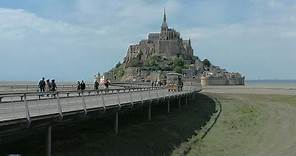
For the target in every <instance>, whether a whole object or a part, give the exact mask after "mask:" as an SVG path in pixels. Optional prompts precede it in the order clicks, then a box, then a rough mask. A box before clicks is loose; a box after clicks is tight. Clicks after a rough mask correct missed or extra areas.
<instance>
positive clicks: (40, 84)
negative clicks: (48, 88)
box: [38, 77, 45, 92]
mask: <svg viewBox="0 0 296 156" xmlns="http://www.w3.org/2000/svg"><path fill="white" fill-rule="evenodd" d="M38 87H39V90H40V92H45V81H44V77H43V78H42V79H41V80H40V81H39V84H38Z"/></svg>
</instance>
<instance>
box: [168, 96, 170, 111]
mask: <svg viewBox="0 0 296 156" xmlns="http://www.w3.org/2000/svg"><path fill="white" fill-rule="evenodd" d="M169 112H170V97H169V98H168V113H169Z"/></svg>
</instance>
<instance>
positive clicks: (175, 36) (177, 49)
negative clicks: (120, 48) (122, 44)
mask: <svg viewBox="0 0 296 156" xmlns="http://www.w3.org/2000/svg"><path fill="white" fill-rule="evenodd" d="M152 55H159V56H162V57H163V58H174V57H177V56H182V57H183V59H184V60H186V61H193V60H194V58H193V49H192V47H191V41H190V39H189V40H183V39H182V38H181V37H180V33H179V32H177V31H176V30H174V29H172V28H169V27H168V24H167V18H166V13H165V11H164V15H163V21H162V25H161V31H160V33H149V35H148V39H144V40H141V41H140V43H139V44H136V45H130V46H129V48H128V51H127V55H126V57H125V58H124V61H123V63H125V64H129V63H130V62H131V61H132V60H133V59H138V60H139V61H141V62H142V61H145V60H146V59H147V58H148V57H149V56H152Z"/></svg>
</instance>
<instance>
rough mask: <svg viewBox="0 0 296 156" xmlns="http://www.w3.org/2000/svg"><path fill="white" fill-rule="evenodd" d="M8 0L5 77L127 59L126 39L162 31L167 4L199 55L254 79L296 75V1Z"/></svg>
mask: <svg viewBox="0 0 296 156" xmlns="http://www.w3.org/2000/svg"><path fill="white" fill-rule="evenodd" d="M13 2H14V3H15V4H13ZM16 4H17V5H16ZM0 6H1V2H0ZM11 6H13V8H11V9H8V8H0V34H1V36H0V54H1V55H2V56H3V57H1V61H0V65H1V66H5V67H8V69H7V71H6V72H5V73H1V75H0V77H1V79H19V80H21V79H33V80H34V79H39V78H40V77H41V76H43V75H45V76H46V75H48V77H56V78H59V79H64V80H73V79H74V80H76V79H91V78H92V75H93V74H94V73H96V72H98V71H100V72H103V71H106V70H108V69H110V68H111V67H112V66H113V65H114V64H115V63H117V62H118V61H119V60H122V58H123V57H124V55H125V53H126V50H127V47H128V45H129V44H135V43H137V42H138V41H139V40H140V39H143V38H146V37H147V33H148V32H155V31H159V27H160V24H161V20H162V12H163V8H164V7H165V8H166V11H167V15H168V24H169V26H171V27H173V28H175V29H176V30H177V31H179V32H180V33H181V35H182V37H183V38H184V39H187V38H191V39H192V45H193V46H194V49H195V53H196V54H197V55H198V56H199V57H201V58H210V60H211V61H212V62H213V63H214V64H217V65H220V66H222V67H225V68H227V69H229V70H230V71H240V72H242V73H243V74H245V75H246V76H247V78H251V79H256V78H291V79H293V78H294V79H295V78H296V75H295V73H291V72H290V71H293V70H294V69H293V67H295V66H296V64H295V61H293V59H292V58H295V57H296V56H295V55H296V53H295V49H296V47H295V45H294V43H295V41H296V38H295V37H296V35H295V34H296V32H295V26H296V1H293V0H246V1H237V0H222V1H221V0H210V1H204V0H197V1H190V0H184V1H177V0H161V1H158V0H126V1H120V0H110V1H102V0H74V1H67V2H66V1H65V2H64V1H63V2H61V1H58V0H50V1H49V0H44V1H42V2H36V1H33V0H30V1H26V3H24V2H19V1H16V0H11V4H10V5H9V7H11ZM3 7H5V6H4V5H3ZM7 7H8V6H7ZM4 58H5V59H4ZM26 70H27V71H28V70H29V72H27V71H26Z"/></svg>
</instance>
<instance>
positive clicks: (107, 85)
mask: <svg viewBox="0 0 296 156" xmlns="http://www.w3.org/2000/svg"><path fill="white" fill-rule="evenodd" d="M104 85H105V88H106V89H108V88H109V85H110V81H109V80H108V79H106V80H105V82H104Z"/></svg>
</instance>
